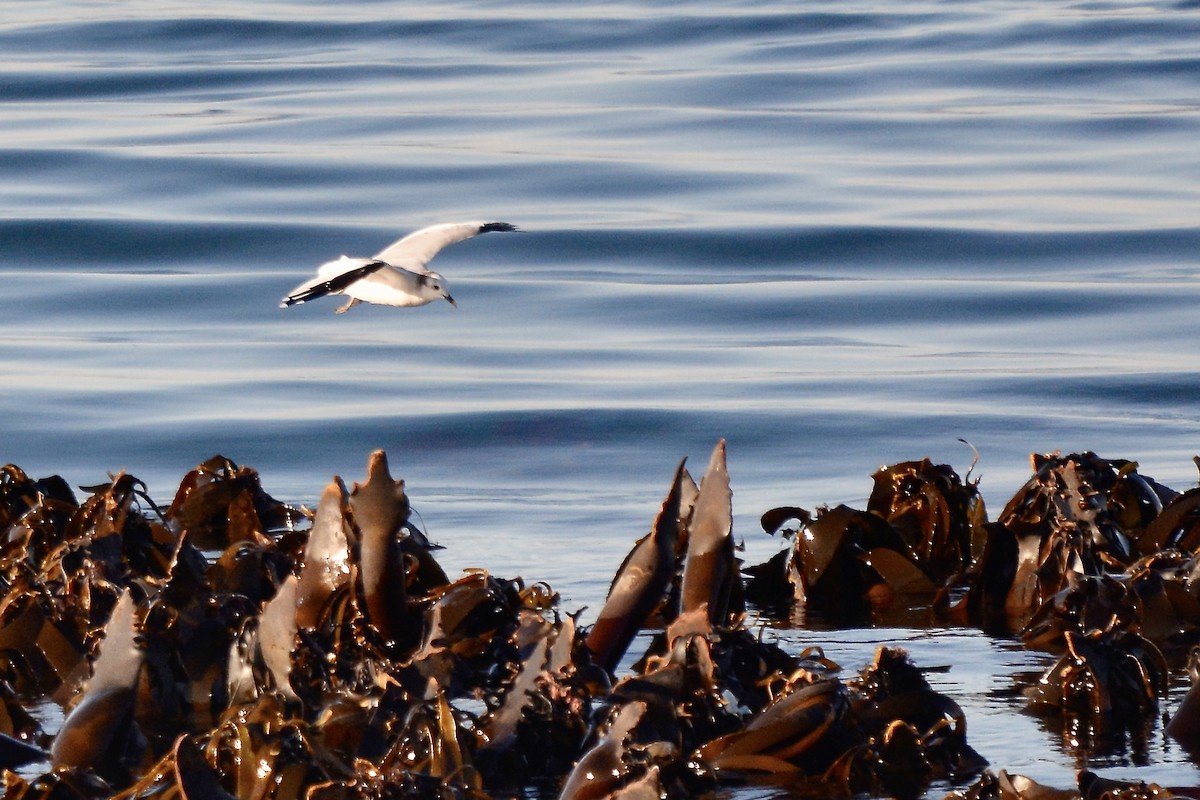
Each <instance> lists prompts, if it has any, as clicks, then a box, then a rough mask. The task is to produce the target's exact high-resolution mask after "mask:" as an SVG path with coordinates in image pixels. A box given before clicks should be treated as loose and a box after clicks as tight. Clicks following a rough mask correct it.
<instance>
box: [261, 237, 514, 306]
mask: <svg viewBox="0 0 1200 800" xmlns="http://www.w3.org/2000/svg"><path fill="white" fill-rule="evenodd" d="M515 230H516V228H515V227H514V226H512V225H509V224H508V223H507V222H448V223H443V224H441V225H431V226H430V227H428V228H422V229H421V230H419V231H414V232H413V233H410V234H409V235H408V236H405V237H404V238H403V239H400V240H399V241H396V242H393V243H392V244H390V245H388V246H387V247H385V248H384V249H383V250H381V251H379V254H378V255H376V256H375V257H374V258H350V257H349V256H342V257H341V258H339V259H336V260H334V261H327V262H326V263H324V264H322V265H321V266H319V267H317V277H315V278H313V279H312V280H309V281H305V282H304V283H302V284H300V285H299V286H297V287H296V288H295V289H293V290H292V291H290V292H288V294H287V296H286V297H284V298H283V302H282V303H280V305H281V306H283V307H286V306H292V305H297V304H299V303H305V302H307V301H309V300H314V299H316V298H318V297H324V296H325V295H327V294H340V295H345V296H346V297H349V298H350V300H349V301H347V302H346V303H345V304H344V305H343V306H341V307H340V308H338V309H337V313H339V314H341V313H342V312H343V311H346V310H347V309H349V308H352V307H353V306H355V305H357V304H358V303H376V304H378V305H384V306H398V307H407V306H423V305H425V304H427V303H431V302H433V301H434V300H446V301H448V302H449V303H450V304H451V305H457V304H456V303H455V302H454V298H453V297H451V296H450V290H449V288H448V287H447V286H446V280H445V279H444V278H443V277H442V276H441V275H439V274H438V273H436V272H432V271H431V270H429V269H427V265H428V264H429V262H430V261H432V260H433V257H434V256H436V255H437V254H438V253H439V252H441V250H442V248H444V247H447V246H448V245H452V244H454V243H456V242H461V241H465V240H466V239H470V238H472V237H474V236H478V235H479V234H481V233H487V232H490V231H515Z"/></svg>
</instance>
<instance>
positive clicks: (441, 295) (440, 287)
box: [421, 272, 458, 308]
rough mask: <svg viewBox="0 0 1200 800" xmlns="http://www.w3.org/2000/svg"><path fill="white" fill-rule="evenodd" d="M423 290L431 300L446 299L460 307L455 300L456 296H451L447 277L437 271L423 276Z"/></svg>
mask: <svg viewBox="0 0 1200 800" xmlns="http://www.w3.org/2000/svg"><path fill="white" fill-rule="evenodd" d="M421 290H422V294H424V295H425V296H426V297H428V298H429V299H430V300H445V301H446V302H447V303H449V304H450V305H452V306H454V307H455V308H458V303H456V302H454V298H453V297H451V296H450V287H449V286H447V285H446V279H445V278H443V277H442V276H441V275H439V274H438V273H436V272H429V273H426V274H425V275H422V276H421Z"/></svg>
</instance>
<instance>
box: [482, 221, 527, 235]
mask: <svg viewBox="0 0 1200 800" xmlns="http://www.w3.org/2000/svg"><path fill="white" fill-rule="evenodd" d="M519 230H521V229H520V228H518V227H517V226H516V225H510V224H509V223H507V222H485V223H484V224H483V227H482V228H480V229H479V232H480V233H496V232H497V231H505V232H511V231H519Z"/></svg>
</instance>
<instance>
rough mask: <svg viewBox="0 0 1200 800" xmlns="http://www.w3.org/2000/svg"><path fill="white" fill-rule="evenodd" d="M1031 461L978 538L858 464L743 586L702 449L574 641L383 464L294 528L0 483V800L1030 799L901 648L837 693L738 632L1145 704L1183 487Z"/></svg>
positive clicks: (1197, 587) (1047, 693)
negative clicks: (885, 620)
mask: <svg viewBox="0 0 1200 800" xmlns="http://www.w3.org/2000/svg"><path fill="white" fill-rule="evenodd" d="M1034 468H1035V475H1034V477H1033V478H1031V480H1030V482H1029V483H1028V484H1026V486H1025V487H1023V488H1022V490H1021V491H1020V492H1018V494H1017V495H1016V496H1015V497H1014V498H1013V500H1012V501H1011V502H1010V503H1009V504H1008V505H1007V506H1006V508H1005V510H1004V511H1003V512H1002V513H1001V515H1000V517H999V518H998V520H997V521H996V522H994V523H989V522H988V521H987V516H986V510H985V509H984V506H983V502H982V500H981V498H980V496H979V492H978V487H977V481H971V480H962V479H960V478H959V477H958V476H957V474H955V472H954V471H953V469H951V468H950V467H948V466H945V465H934V464H932V463H931V462H930V461H928V460H927V459H926V460H921V461H910V462H903V463H900V464H896V465H894V466H892V467H885V468H881V469H880V470H879V471H877V472H876V473H875V475H874V481H875V487H874V490H873V491H872V493H871V497H870V500H869V501H868V504H867V508H866V509H864V510H857V509H853V508H850V507H848V506H838V507H836V508H832V509H829V508H822V509H818V510H817V511H816V512H815V513H810V512H808V511H805V510H803V509H800V508H796V507H788V506H782V507H780V508H778V509H773V510H771V511H768V512H767V513H766V514H764V515H763V519H762V525H763V528H764V529H765V530H767V531H768V532H770V533H776V532H783V534H784V537H785V541H786V547H785V548H784V549H782V550H781V551H780V554H779V555H777V556H776V557H775V558H773V559H771V560H770V561H768V562H767V563H765V564H760V565H753V566H746V567H744V565H742V563H741V562H740V560H739V558H738V555H737V553H738V551H737V549H736V548H735V545H734V537H733V522H732V519H733V517H732V492H731V489H730V480H729V474H728V471H727V469H726V462H725V445H724V442H720V443H718V444H717V446H716V448H715V449H714V451H713V453H712V455H711V457H710V459H709V462H708V464H707V467H706V469H705V471H704V474H703V475H702V476H701V479H700V481H699V484H697V483H696V482H694V481H693V479H692V478H691V476H690V475H689V473H688V471H687V469H686V467H685V465H684V464H683V463H681V464H680V465H679V466H678V468H677V469H676V471H675V474H674V477H673V479H672V481H671V483H670V486H669V488H668V491H667V494H666V498H665V499H664V501H663V504H662V507H661V509H660V510H659V513H658V515H657V517H656V518H655V520H654V522H653V524H652V526H651V529H650V532H649V533H648V534H647V535H646V536H644V537H643V538H641V539H639V540H638V541H637V542H636V543H635V544H634V545H633V548H632V549H631V551H630V553H629V555H628V557H627V558H626V559H625V561H624V563H623V564H621V565H620V567H619V568H618V570H617V572H616V575H615V577H614V579H613V582H612V586H611V588H610V590H609V593H608V597H607V600H606V602H605V604H604V607H603V608H602V609H601V610H600V612H599V614H598V615H597V617H596V620H595V622H594V623H592V624H591V625H590V626H583V625H581V624H580V621H579V618H578V615H577V614H572V613H568V612H567V611H565V610H564V609H562V608H561V607H560V603H559V599H558V596H557V595H556V594H555V592H554V591H553V589H552V588H550V587H549V586H546V585H545V584H542V583H537V582H533V583H528V584H527V583H526V581H525V579H524V578H521V577H514V578H502V577H498V576H494V575H491V574H489V573H488V572H485V571H482V570H473V571H468V572H466V573H464V574H463V575H461V576H459V577H457V578H452V577H451V576H448V575H447V574H446V573H445V571H444V570H443V569H442V567H441V566H440V565H439V564H438V562H437V560H436V557H435V548H434V547H433V546H432V545H431V544H430V543H429V541H428V540H427V539H426V537H425V535H424V533H423V532H422V531H421V530H420V529H419V528H418V527H417V526H416V525H414V524H413V522H412V520H411V518H410V516H411V508H410V505H409V499H408V496H407V494H406V492H405V487H404V482H403V481H401V480H397V479H394V478H393V477H392V475H391V472H390V468H389V465H388V461H387V458H386V456H385V455H384V453H383V452H382V451H377V452H375V453H372V454H371V455H370V457H369V459H368V464H367V477H366V480H365V481H364V482H362V483H355V484H353V486H352V487H351V488H349V489H347V487H346V485H345V484H344V483H343V482H342V481H341V480H340V479H339V478H336V477H335V478H334V479H333V481H332V482H331V483H329V484H328V486H326V487H325V489H324V491H323V492H322V494H321V497H320V502H319V503H318V504H317V507H316V509H315V510H314V511H308V510H305V509H298V508H293V507H291V506H288V505H286V504H284V503H280V502H279V501H276V500H275V499H274V498H272V497H270V495H268V494H267V493H266V492H265V491H263V489H262V487H261V485H260V482H259V478H258V475H257V473H255V472H254V471H253V470H252V469H249V468H247V467H243V466H239V465H236V464H234V463H233V462H231V461H229V460H228V459H225V458H222V457H220V456H215V457H213V458H211V459H209V460H208V461H205V462H204V463H202V464H200V465H199V466H197V467H196V468H195V469H194V470H192V471H191V472H189V473H188V474H187V475H186V476H185V477H184V479H183V481H182V482H181V484H180V487H179V489H178V491H177V492H176V494H175V497H174V499H173V501H172V503H171V504H170V505H169V506H167V507H166V508H165V509H164V508H162V507H160V506H158V505H157V504H155V503H154V501H153V500H152V499H151V498H150V497H149V495H148V493H147V491H146V488H145V486H144V485H143V484H141V482H140V481H138V480H137V479H136V478H133V477H132V476H129V475H125V474H118V475H115V476H113V477H112V479H111V480H110V481H109V482H107V483H104V484H102V485H99V486H94V487H89V488H87V489H84V491H86V492H88V496H87V497H86V498H85V499H84V500H83V501H82V502H80V501H78V500H77V499H76V497H75V495H74V494H73V492H72V490H71V489H70V488H69V487H68V486H67V485H66V484H65V482H63V481H62V480H61V478H57V477H51V478H45V479H41V480H32V479H30V478H29V477H28V476H26V475H25V474H24V473H23V472H22V471H21V470H20V469H19V468H18V467H16V466H13V465H9V466H7V467H4V468H3V470H0V589H2V590H3V593H4V594H3V597H2V598H0V653H2V654H3V656H4V658H3V659H2V660H0V669H2V670H3V672H2V674H0V767H2V768H3V769H4V773H3V775H4V781H5V788H6V794H5V796H6V797H12V798H51V797H53V798H68V799H72V798H78V799H79V800H91V798H100V797H112V796H118V797H122V798H129V799H130V800H132V799H133V798H150V797H161V796H180V797H213V798H225V797H256V798H263V800H296V799H297V798H311V799H313V800H352V799H354V798H408V797H430V796H437V797H447V798H487V797H494V796H498V795H499V796H511V795H513V794H520V793H527V792H530V791H533V792H536V793H539V794H542V795H546V794H558V795H559V796H561V797H563V798H572V799H574V798H617V797H622V798H634V797H690V796H695V795H698V794H702V793H705V792H708V791H711V790H713V789H715V788H717V787H720V786H722V785H726V784H734V785H736V784H740V783H744V782H747V781H767V782H773V783H776V784H781V785H785V786H788V787H790V788H791V789H793V790H795V791H796V792H798V793H801V794H805V795H813V796H820V795H828V794H839V795H845V794H851V793H868V794H871V795H882V794H887V795H890V796H896V797H919V796H922V795H923V794H926V793H927V792H928V791H929V787H930V785H931V784H932V782H934V781H948V782H951V783H956V784H960V785H961V784H963V783H965V782H968V781H972V780H974V781H975V782H974V783H972V784H970V785H969V786H965V787H964V788H963V789H961V790H959V791H958V793H956V794H955V795H954V796H956V797H973V798H976V797H977V798H984V797H1004V798H1044V797H1052V796H1058V795H1055V794H1054V792H1057V791H1059V790H1051V789H1047V788H1046V787H1037V786H1036V785H1035V784H1033V783H1032V782H1030V781H1028V780H1027V779H1023V778H1021V777H1020V776H1010V775H1009V774H1008V773H1006V772H1004V771H1000V772H999V773H998V774H993V773H992V772H990V771H988V770H987V769H986V768H987V766H988V765H987V764H986V763H985V762H984V760H983V759H982V758H981V757H980V756H979V755H978V753H976V752H975V750H974V749H973V748H972V747H971V746H970V744H969V743H968V741H967V720H966V718H965V715H964V714H963V712H962V709H961V708H960V707H959V706H958V705H957V703H955V702H954V701H953V699H951V698H949V697H947V696H945V695H943V694H941V693H939V692H938V691H936V690H935V689H933V688H932V687H931V686H930V684H929V683H928V682H927V681H926V679H925V677H924V673H923V671H922V669H921V668H920V667H918V666H917V665H915V664H913V663H912V662H911V661H910V660H909V658H908V656H907V654H906V653H904V652H903V651H902V650H900V649H898V648H895V647H890V646H881V647H880V648H879V649H878V651H877V652H876V655H875V658H874V660H873V661H872V663H870V664H869V665H867V666H866V667H864V668H863V670H862V671H861V672H860V673H859V674H858V675H857V676H855V677H851V678H843V677H842V675H841V673H842V669H841V667H840V666H839V665H838V664H835V663H833V662H832V661H830V660H829V659H827V658H825V656H824V654H823V653H822V652H821V651H820V650H819V649H813V650H810V651H806V652H803V653H789V652H787V651H786V650H785V649H783V648H781V647H780V646H779V645H778V644H776V643H773V642H771V641H764V640H763V637H762V636H761V635H758V634H756V633H755V632H754V631H752V630H751V629H750V628H749V626H748V616H747V615H748V610H749V609H751V608H757V609H759V610H760V611H765V612H767V613H770V614H774V615H777V616H779V617H781V618H783V619H794V618H795V617H796V613H797V611H798V610H799V611H800V612H808V611H810V610H811V611H813V612H814V613H819V614H821V615H824V616H825V617H826V618H827V619H831V620H834V621H837V620H843V621H847V620H848V621H862V620H870V619H872V618H874V617H875V616H877V615H880V614H886V613H889V612H890V611H891V610H894V609H896V608H905V607H913V606H925V607H932V608H935V609H936V610H937V611H938V612H939V613H941V614H943V615H944V616H945V618H946V619H950V620H953V621H956V622H958V623H959V624H973V625H983V626H991V625H997V624H1000V625H1003V626H1004V627H1005V629H1007V630H1009V631H1012V632H1014V633H1018V634H1019V635H1020V636H1021V637H1022V639H1023V640H1024V641H1025V642H1026V644H1027V645H1028V646H1031V647H1039V648H1043V649H1048V650H1050V651H1051V652H1054V653H1056V654H1058V655H1059V657H1060V660H1059V662H1058V663H1057V664H1056V665H1055V666H1053V667H1052V668H1050V669H1049V670H1048V671H1047V672H1046V673H1045V675H1044V676H1043V677H1042V679H1041V680H1040V681H1039V682H1038V683H1036V684H1034V685H1031V686H1030V687H1027V688H1028V692H1027V693H1028V695H1029V697H1030V700H1031V702H1032V703H1033V704H1034V705H1036V706H1039V707H1043V708H1045V709H1048V713H1049V714H1051V715H1061V716H1063V717H1064V718H1066V717H1068V716H1070V717H1072V718H1077V719H1078V718H1082V719H1084V720H1085V721H1086V723H1087V724H1089V725H1093V726H1103V725H1104V724H1106V722H1105V721H1109V722H1111V720H1113V719H1124V718H1128V717H1131V716H1136V717H1145V716H1146V715H1149V714H1152V713H1153V712H1154V711H1155V710H1157V709H1159V708H1160V704H1162V703H1163V702H1165V692H1166V685H1167V679H1168V674H1169V666H1168V664H1169V663H1171V661H1172V660H1173V659H1178V660H1182V658H1183V656H1184V655H1186V653H1187V652H1188V651H1189V650H1190V649H1191V647H1192V646H1193V645H1195V644H1196V643H1197V631H1200V595H1198V592H1200V582H1198V581H1197V576H1198V575H1200V567H1197V565H1196V561H1195V558H1196V555H1195V553H1194V552H1193V550H1194V548H1195V546H1196V543H1197V542H1198V541H1200V494H1197V493H1196V492H1195V491H1190V492H1185V493H1183V494H1176V493H1174V492H1172V491H1171V490H1169V489H1167V488H1165V487H1162V486H1160V485H1159V484H1157V483H1155V482H1154V481H1152V480H1151V479H1149V478H1145V477H1144V476H1141V475H1139V474H1138V473H1137V469H1136V464H1133V463H1132V462H1121V461H1106V460H1104V459H1100V458H1098V457H1096V456H1094V455H1093V454H1081V455H1072V456H1066V457H1060V456H1046V457H1036V458H1035V459H1034ZM792 523H794V527H791V524H792ZM743 575H746V576H748V580H743ZM801 616H802V614H801ZM998 621H999V622H998ZM635 641H645V642H646V643H647V644H646V645H645V650H644V651H642V652H640V653H638V652H630V648H631V647H632V646H633V644H634V642H635ZM1198 652H1200V651H1198ZM1163 653H1166V656H1164V655H1163ZM1194 662H1195V663H1200V656H1195V657H1194ZM1197 680H1200V679H1197ZM47 699H53V700H54V701H55V702H57V703H58V704H59V705H60V706H61V708H62V709H63V714H64V719H63V723H62V725H61V727H60V729H59V730H58V731H57V733H55V734H53V735H49V734H47V733H45V732H44V731H43V730H42V729H41V727H40V726H39V724H38V722H37V721H36V719H35V717H34V715H32V714H30V713H29V711H28V710H27V705H28V704H29V703H30V702H33V701H45V700H47ZM1198 708H1200V702H1197V701H1195V700H1194V698H1193V697H1192V696H1191V693H1189V697H1188V698H1187V699H1185V701H1184V702H1183V703H1182V704H1181V705H1180V706H1179V709H1178V711H1177V712H1176V714H1175V715H1174V717H1173V718H1172V720H1171V723H1170V725H1169V726H1168V728H1167V730H1168V733H1170V734H1171V735H1172V736H1174V737H1176V738H1177V739H1178V740H1179V741H1180V742H1182V743H1184V745H1185V746H1191V747H1195V746H1198V745H1197V740H1200V735H1198V734H1197V733H1196V731H1198V730H1200V710H1197V709H1198ZM39 763H40V764H43V765H46V766H47V767H48V769H47V770H46V771H44V772H43V773H42V774H41V775H37V774H36V772H32V771H31V769H32V765H36V764H39ZM17 770H20V772H19V773H18V772H17ZM1160 789H1161V787H1159V788H1154V787H1147V786H1146V785H1137V786H1135V785H1133V784H1128V785H1127V784H1123V783H1120V782H1114V781H1111V780H1108V779H1100V778H1098V777H1096V776H1094V775H1091V774H1090V773H1084V774H1081V776H1080V779H1079V786H1078V788H1077V790H1076V789H1071V790H1061V792H1062V793H1061V796H1063V797H1083V798H1088V800H1090V799H1091V798H1093V797H1095V798H1099V797H1101V796H1104V797H1142V796H1146V797H1150V796H1155V797H1165V796H1170V795H1169V794H1162V793H1161V792H1160ZM1161 791H1166V790H1161ZM1155 792H1160V793H1157V794H1156V793H1155Z"/></svg>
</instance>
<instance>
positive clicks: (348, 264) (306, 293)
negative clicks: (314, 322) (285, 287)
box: [279, 256, 387, 308]
mask: <svg viewBox="0 0 1200 800" xmlns="http://www.w3.org/2000/svg"><path fill="white" fill-rule="evenodd" d="M386 266H387V264H385V263H384V262H383V261H380V260H379V259H376V258H347V257H346V256H342V257H341V258H339V259H337V260H336V261H327V262H326V263H324V264H322V265H321V266H320V267H318V268H317V277H315V278H313V279H312V280H309V281H305V282H304V283H302V284H300V285H299V286H297V287H296V288H295V289H292V290H291V291H290V292H288V293H287V296H286V297H284V298H283V302H281V303H280V304H279V307H280V308H286V307H287V306H294V305H297V304H299V303H306V302H308V301H309V300H315V299H317V298H318V297H324V296H325V295H327V294H336V293H337V292H340V291H342V290H343V289H345V288H346V287H347V286H349V285H350V284H352V283H354V282H355V281H359V280H362V279H363V278H365V277H366V276H368V275H371V274H373V273H375V272H378V271H379V270H380V269H382V268H383V267H386Z"/></svg>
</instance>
